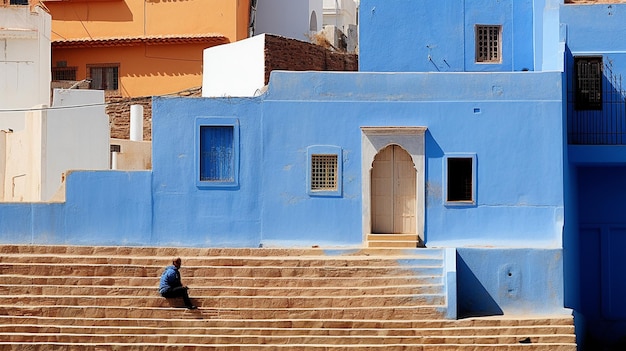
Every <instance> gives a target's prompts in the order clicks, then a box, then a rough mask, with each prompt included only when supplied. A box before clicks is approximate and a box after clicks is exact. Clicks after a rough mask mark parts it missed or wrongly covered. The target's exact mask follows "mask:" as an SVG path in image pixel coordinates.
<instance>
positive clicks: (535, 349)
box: [0, 342, 577, 351]
mask: <svg viewBox="0 0 626 351" xmlns="http://www.w3.org/2000/svg"><path fill="white" fill-rule="evenodd" d="M0 346H1V348H2V350H4V351H24V350H25V348H24V344H23V343H20V342H18V343H10V342H0ZM50 349H53V350H63V351H102V350H111V349H114V350H116V351H161V350H163V351H187V350H194V351H256V350H281V351H301V350H305V351H346V350H349V351H383V350H384V351H518V350H519V351H576V349H577V346H576V344H571V343H559V344H554V343H549V344H521V343H518V344H500V345H496V344H456V345H453V344H427V345H410V344H409V345H405V344H401V345H398V344H378V345H371V344H370V345H368V344H341V345H327V344H322V345H314V344H300V345H297V344H289V345H275V344H270V345H243V344H234V345H207V344H179V345H173V344H146V343H116V344H115V345H110V344H86V343H81V344H70V343H37V344H34V343H29V344H28V351H49V350H50Z"/></svg>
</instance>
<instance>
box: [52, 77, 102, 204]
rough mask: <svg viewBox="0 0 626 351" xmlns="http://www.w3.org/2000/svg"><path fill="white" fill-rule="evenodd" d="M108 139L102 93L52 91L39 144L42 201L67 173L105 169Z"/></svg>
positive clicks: (81, 90)
mask: <svg viewBox="0 0 626 351" xmlns="http://www.w3.org/2000/svg"><path fill="white" fill-rule="evenodd" d="M80 106H85V107H80ZM59 107H70V108H62V109H58V108H59ZM109 138H110V127H109V116H108V115H107V114H106V112H105V105H104V91H102V90H83V89H76V90H66V89H55V90H54V94H53V102H52V109H51V110H49V111H48V112H47V120H46V128H45V131H44V141H43V143H42V144H43V145H42V147H43V148H44V150H45V154H44V155H43V156H42V164H43V165H44V167H45V168H44V172H43V176H42V191H41V200H44V201H45V200H48V199H49V198H51V197H52V195H54V193H55V192H56V191H57V189H58V188H59V186H60V185H61V181H62V174H64V173H66V172H67V171H68V170H85V169H87V170H98V169H108V168H109Z"/></svg>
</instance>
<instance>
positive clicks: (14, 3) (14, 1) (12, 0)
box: [9, 0, 28, 5]
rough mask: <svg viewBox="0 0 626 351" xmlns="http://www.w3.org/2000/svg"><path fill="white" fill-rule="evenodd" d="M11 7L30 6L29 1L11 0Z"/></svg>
mask: <svg viewBox="0 0 626 351" xmlns="http://www.w3.org/2000/svg"><path fill="white" fill-rule="evenodd" d="M9 5H28V0H10V1H9Z"/></svg>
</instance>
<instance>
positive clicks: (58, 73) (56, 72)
mask: <svg viewBox="0 0 626 351" xmlns="http://www.w3.org/2000/svg"><path fill="white" fill-rule="evenodd" d="M77 70H78V68H77V67H52V80H53V81H60V80H72V81H75V80H76V71H77Z"/></svg>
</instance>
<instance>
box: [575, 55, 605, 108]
mask: <svg viewBox="0 0 626 351" xmlns="http://www.w3.org/2000/svg"><path fill="white" fill-rule="evenodd" d="M574 85H575V90H576V96H575V99H576V101H575V103H576V109H577V110H601V109H602V57H576V58H574Z"/></svg>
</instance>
